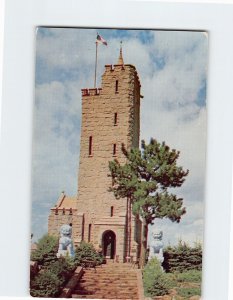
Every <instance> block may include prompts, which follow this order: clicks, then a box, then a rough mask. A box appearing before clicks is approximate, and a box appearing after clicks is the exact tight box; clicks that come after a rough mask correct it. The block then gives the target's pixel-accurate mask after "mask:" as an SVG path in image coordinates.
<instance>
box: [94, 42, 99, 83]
mask: <svg viewBox="0 0 233 300" xmlns="http://www.w3.org/2000/svg"><path fill="white" fill-rule="evenodd" d="M95 45H96V46H95V80H94V88H96V71H97V47H98V42H97V41H96V42H95Z"/></svg>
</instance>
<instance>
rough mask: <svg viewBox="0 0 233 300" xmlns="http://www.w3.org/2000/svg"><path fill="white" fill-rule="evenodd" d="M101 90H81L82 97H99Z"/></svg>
mask: <svg viewBox="0 0 233 300" xmlns="http://www.w3.org/2000/svg"><path fill="white" fill-rule="evenodd" d="M101 90H102V88H93V89H88V88H86V89H81V91H82V96H99V95H100V93H101Z"/></svg>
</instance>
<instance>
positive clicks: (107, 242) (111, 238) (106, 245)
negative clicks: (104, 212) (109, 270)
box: [102, 230, 116, 259]
mask: <svg viewBox="0 0 233 300" xmlns="http://www.w3.org/2000/svg"><path fill="white" fill-rule="evenodd" d="M102 245H103V254H104V256H105V257H106V258H110V259H114V257H115V254H116V234H115V233H114V232H113V231H112V230H107V231H105V232H104V233H103V236H102Z"/></svg>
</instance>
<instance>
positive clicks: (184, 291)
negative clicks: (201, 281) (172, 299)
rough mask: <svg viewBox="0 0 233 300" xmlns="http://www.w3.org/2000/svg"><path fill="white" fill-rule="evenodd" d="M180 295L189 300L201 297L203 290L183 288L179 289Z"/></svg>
mask: <svg viewBox="0 0 233 300" xmlns="http://www.w3.org/2000/svg"><path fill="white" fill-rule="evenodd" d="M178 295H180V296H182V297H185V299H189V298H190V297H192V296H195V295H198V296H200V295H201V288H198V287H183V288H179V289H178Z"/></svg>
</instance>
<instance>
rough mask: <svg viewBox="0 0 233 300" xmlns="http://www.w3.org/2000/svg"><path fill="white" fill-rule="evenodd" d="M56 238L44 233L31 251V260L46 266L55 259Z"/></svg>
mask: <svg viewBox="0 0 233 300" xmlns="http://www.w3.org/2000/svg"><path fill="white" fill-rule="evenodd" d="M57 249H58V238H57V237H54V236H50V235H48V234H46V235H44V236H43V237H42V238H41V239H40V240H39V241H38V244H37V249H36V250H34V251H33V252H32V253H31V260H32V261H37V262H38V264H39V265H42V266H46V265H49V264H50V263H51V262H53V261H56V260H57V256H56V255H57Z"/></svg>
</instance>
